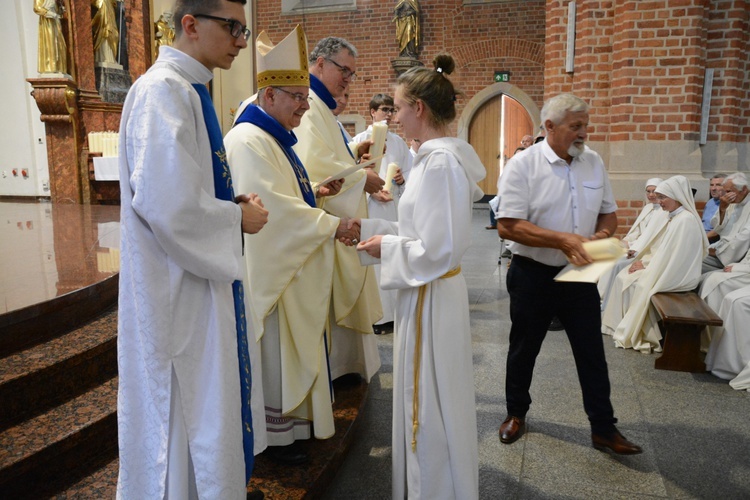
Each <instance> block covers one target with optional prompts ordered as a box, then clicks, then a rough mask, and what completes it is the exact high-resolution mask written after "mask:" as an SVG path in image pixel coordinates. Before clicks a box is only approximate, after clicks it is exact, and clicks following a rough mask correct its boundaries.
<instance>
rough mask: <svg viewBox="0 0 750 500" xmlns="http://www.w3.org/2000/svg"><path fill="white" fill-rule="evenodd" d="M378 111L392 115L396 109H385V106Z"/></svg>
mask: <svg viewBox="0 0 750 500" xmlns="http://www.w3.org/2000/svg"><path fill="white" fill-rule="evenodd" d="M378 111H382V112H383V113H385V114H386V115H392V114H393V113H395V112H396V110H395V109H394V108H385V107H383V106H381V107H379V108H378Z"/></svg>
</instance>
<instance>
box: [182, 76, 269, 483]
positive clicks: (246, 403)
mask: <svg viewBox="0 0 750 500" xmlns="http://www.w3.org/2000/svg"><path fill="white" fill-rule="evenodd" d="M193 87H195V90H196V91H197V92H198V95H199V96H200V98H201V108H202V109H203V120H204V121H205V122H206V129H207V130H208V140H209V142H210V143H211V151H212V152H213V154H212V155H211V159H212V160H213V169H214V191H215V194H216V197H217V198H219V199H220V200H226V201H234V190H233V189H232V174H231V173H230V172H229V165H228V164H227V153H226V151H225V150H224V140H223V138H222V135H221V128H220V127H219V119H218V118H217V117H216V110H215V109H214V105H213V102H211V96H209V95H208V89H207V88H206V86H205V85H201V84H199V83H195V84H193ZM241 237H242V238H243V239H244V236H241ZM232 292H233V295H234V316H235V322H236V325H237V356H238V358H239V362H240V392H241V398H242V447H243V450H244V452H245V484H247V482H249V481H250V476H251V474H252V472H253V465H254V462H255V456H254V455H253V417H252V413H251V409H250V391H251V389H252V377H251V373H250V352H249V351H248V343H247V324H246V322H245V292H244V290H243V289H242V281H241V280H236V281H235V282H234V283H232Z"/></svg>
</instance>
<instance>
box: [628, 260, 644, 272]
mask: <svg viewBox="0 0 750 500" xmlns="http://www.w3.org/2000/svg"><path fill="white" fill-rule="evenodd" d="M643 269H646V266H644V265H643V261H642V260H636V261H635V262H633V264H632V265H631V266H630V267H629V268H628V274H633V273H634V272H636V271H642V270H643Z"/></svg>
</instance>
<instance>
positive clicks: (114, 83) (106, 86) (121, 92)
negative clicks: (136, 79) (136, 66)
mask: <svg viewBox="0 0 750 500" xmlns="http://www.w3.org/2000/svg"><path fill="white" fill-rule="evenodd" d="M94 72H95V75H96V88H97V89H98V90H99V94H101V96H102V99H103V100H104V101H105V102H114V103H119V104H122V103H123V102H125V96H126V95H127V94H128V90H130V86H131V85H132V84H133V82H132V80H131V79H130V73H128V72H127V71H125V70H123V69H122V66H120V65H119V64H116V65H115V64H112V65H106V66H105V65H100V64H97V66H96V67H95V68H94Z"/></svg>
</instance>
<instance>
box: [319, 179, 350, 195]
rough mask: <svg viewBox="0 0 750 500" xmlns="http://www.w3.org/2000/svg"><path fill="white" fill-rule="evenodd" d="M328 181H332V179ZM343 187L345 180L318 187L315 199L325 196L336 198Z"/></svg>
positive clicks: (337, 180)
mask: <svg viewBox="0 0 750 500" xmlns="http://www.w3.org/2000/svg"><path fill="white" fill-rule="evenodd" d="M328 179H330V177H329V178H328ZM328 179H326V180H328ZM343 185H344V179H336V180H335V181H331V182H329V183H328V184H326V185H324V186H318V190H317V191H316V192H315V197H316V198H322V197H323V196H335V195H337V194H339V192H341V186H343Z"/></svg>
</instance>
